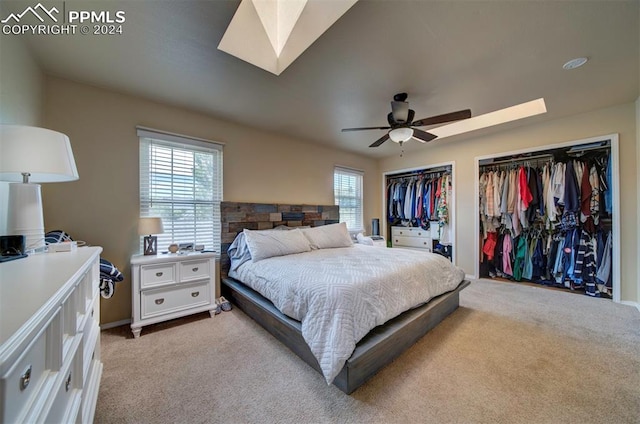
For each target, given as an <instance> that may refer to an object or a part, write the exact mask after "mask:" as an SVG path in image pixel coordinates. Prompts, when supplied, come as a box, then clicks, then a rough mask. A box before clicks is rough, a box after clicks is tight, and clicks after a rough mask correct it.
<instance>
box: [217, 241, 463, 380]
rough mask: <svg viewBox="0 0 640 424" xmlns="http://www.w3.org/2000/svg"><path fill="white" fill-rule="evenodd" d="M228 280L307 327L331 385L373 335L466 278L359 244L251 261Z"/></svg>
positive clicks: (425, 258)
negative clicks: (400, 315)
mask: <svg viewBox="0 0 640 424" xmlns="http://www.w3.org/2000/svg"><path fill="white" fill-rule="evenodd" d="M233 268H234V267H233V266H232V269H233ZM229 276H230V277H233V278H235V279H236V280H239V281H241V282H243V283H244V284H246V285H247V286H249V287H251V288H252V289H253V290H255V291H257V292H258V293H260V294H261V295H263V296H264V297H266V298H267V299H269V300H270V301H271V302H272V303H273V304H274V305H275V307H276V308H278V309H279V310H280V311H281V312H282V313H283V314H285V315H287V316H289V317H291V318H293V319H295V320H298V321H300V323H301V329H302V336H303V337H304V339H305V341H306V342H307V344H308V345H309V348H310V349H311V352H312V353H313V354H314V356H315V357H316V359H317V360H318V364H319V365H320V368H321V370H322V373H323V375H324V377H325V379H326V381H327V383H328V384H331V382H332V381H333V379H334V378H335V376H336V375H338V373H339V372H340V370H341V369H342V367H343V366H344V363H345V362H346V360H347V359H348V358H349V357H350V356H351V354H352V353H353V350H354V349H355V346H356V343H358V341H360V339H362V338H363V337H364V336H365V335H366V334H367V333H368V332H369V331H371V330H372V329H373V328H375V327H376V326H378V325H382V324H384V323H385V322H386V321H388V320H390V319H392V318H394V317H396V316H398V315H399V314H401V313H402V312H404V311H407V310H409V309H411V308H415V307H417V306H420V305H422V304H424V303H426V302H428V301H429V300H430V299H431V298H433V297H435V296H438V295H440V294H442V293H446V292H448V291H451V290H453V289H455V288H456V287H457V286H458V284H459V283H460V282H461V281H462V280H463V279H464V271H462V269H460V268H458V267H456V266H454V265H452V264H451V262H449V260H448V259H446V258H445V257H443V256H440V255H436V254H432V253H426V252H419V251H412V250H405V249H388V248H384V247H375V246H364V245H358V244H356V245H353V246H352V247H344V248H334V249H319V250H312V251H310V252H304V253H298V254H292V255H286V256H277V257H272V258H268V259H263V260H260V261H257V262H253V261H251V260H250V261H247V262H245V263H243V264H242V265H240V266H239V267H237V269H235V270H232V271H230V272H229Z"/></svg>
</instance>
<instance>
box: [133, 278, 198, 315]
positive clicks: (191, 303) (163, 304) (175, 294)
mask: <svg viewBox="0 0 640 424" xmlns="http://www.w3.org/2000/svg"><path fill="white" fill-rule="evenodd" d="M210 303H211V284H210V282H209V280H207V281H200V282H196V283H189V284H180V285H178V286H172V287H163V288H157V289H153V290H146V291H143V292H142V293H141V294H140V309H141V317H142V318H143V319H144V318H150V317H154V316H158V315H164V314H168V313H171V312H177V311H181V310H185V309H191V308H194V307H196V306H201V305H208V304H210Z"/></svg>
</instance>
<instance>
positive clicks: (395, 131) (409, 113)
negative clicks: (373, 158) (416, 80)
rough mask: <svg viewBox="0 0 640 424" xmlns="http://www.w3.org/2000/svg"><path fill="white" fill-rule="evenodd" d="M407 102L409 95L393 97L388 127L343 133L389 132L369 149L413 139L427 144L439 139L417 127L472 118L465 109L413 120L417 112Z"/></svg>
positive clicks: (355, 129)
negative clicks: (389, 141)
mask: <svg viewBox="0 0 640 424" xmlns="http://www.w3.org/2000/svg"><path fill="white" fill-rule="evenodd" d="M406 100H407V93H398V94H396V95H395V96H393V101H392V102H391V112H390V113H389V114H388V115H387V122H389V126H388V127H361V128H343V129H342V132H346V131H362V130H389V132H388V133H387V134H385V135H384V136H382V137H380V138H379V139H378V140H376V141H375V142H374V143H373V144H371V145H370V146H369V147H378V146H379V145H381V144H382V143H384V142H385V141H387V140H389V139H391V140H392V141H394V142H396V143H399V144H400V145H402V143H404V142H405V141H408V140H411V138H415V139H417V140H418V141H419V142H421V143H426V142H428V141H431V140H433V139H435V138H436V137H437V135H435V134H431V133H429V132H426V131H423V130H421V129H418V128H415V127H424V126H427V125H436V124H442V123H444V122H452V121H459V120H461V119H468V118H471V110H470V109H464V110H459V111H457V112H450V113H445V114H443V115H437V116H431V117H429V118H424V119H419V120H417V121H414V120H413V117H414V115H415V112H414V111H413V109H409V103H408V102H407V101H406Z"/></svg>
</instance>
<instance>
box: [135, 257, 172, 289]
mask: <svg viewBox="0 0 640 424" xmlns="http://www.w3.org/2000/svg"><path fill="white" fill-rule="evenodd" d="M140 274H141V275H140V277H141V280H140V287H141V288H147V287H155V286H162V285H165V284H172V283H175V282H177V279H176V264H174V263H171V264H160V265H144V266H142V267H141V268H140Z"/></svg>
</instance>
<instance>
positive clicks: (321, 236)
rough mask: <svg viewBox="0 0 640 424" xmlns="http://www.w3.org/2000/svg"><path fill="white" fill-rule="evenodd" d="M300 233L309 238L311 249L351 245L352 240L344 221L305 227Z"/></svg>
mask: <svg viewBox="0 0 640 424" xmlns="http://www.w3.org/2000/svg"><path fill="white" fill-rule="evenodd" d="M302 233H303V234H304V235H305V236H306V237H307V238H308V239H309V242H311V248H312V249H330V248H333V247H351V246H353V241H352V240H351V236H350V235H349V231H348V230H347V224H346V223H344V222H341V223H339V224H329V225H323V226H320V227H313V228H305V229H303V230H302Z"/></svg>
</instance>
